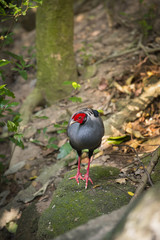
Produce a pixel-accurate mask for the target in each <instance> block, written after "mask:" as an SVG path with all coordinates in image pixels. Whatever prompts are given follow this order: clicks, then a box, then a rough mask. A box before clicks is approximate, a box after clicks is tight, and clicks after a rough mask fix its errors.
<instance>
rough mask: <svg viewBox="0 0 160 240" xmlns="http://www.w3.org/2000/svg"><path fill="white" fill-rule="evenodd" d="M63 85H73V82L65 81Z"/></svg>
mask: <svg viewBox="0 0 160 240" xmlns="http://www.w3.org/2000/svg"><path fill="white" fill-rule="evenodd" d="M63 84H64V85H72V81H64V82H63Z"/></svg>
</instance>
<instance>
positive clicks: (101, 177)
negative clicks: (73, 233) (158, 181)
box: [37, 166, 134, 240]
mask: <svg viewBox="0 0 160 240" xmlns="http://www.w3.org/2000/svg"><path fill="white" fill-rule="evenodd" d="M76 171H77V170H73V171H71V172H68V173H67V174H66V175H65V177H64V179H63V180H62V182H61V183H60V184H59V186H58V188H57V190H56V191H55V192H54V195H53V200H52V202H51V204H50V207H49V208H48V209H47V210H46V211H45V212H44V213H43V214H42V216H41V217H40V220H39V227H38V233H37V238H38V239H43V240H44V239H51V238H54V237H56V236H58V235H60V234H63V233H65V232H67V231H69V230H71V229H73V228H75V227H77V226H79V225H81V224H84V223H86V222H87V221H88V220H90V219H93V218H95V217H98V216H100V215H103V214H107V213H110V212H112V211H113V210H115V209H118V208H120V207H121V206H123V205H126V204H127V203H128V202H129V200H130V196H129V195H128V193H127V192H128V191H134V188H133V186H131V185H129V184H127V185H118V184H117V183H115V181H114V180H115V179H116V178H117V177H118V174H119V170H118V169H117V168H113V167H100V166H98V167H92V168H90V177H91V179H92V180H93V182H94V185H92V184H91V183H89V185H88V189H87V190H86V189H85V182H83V181H82V180H81V181H80V184H79V185H78V184H77V183H76V181H75V180H69V177H72V176H74V175H75V174H76ZM85 172H86V170H82V174H84V173H85Z"/></svg>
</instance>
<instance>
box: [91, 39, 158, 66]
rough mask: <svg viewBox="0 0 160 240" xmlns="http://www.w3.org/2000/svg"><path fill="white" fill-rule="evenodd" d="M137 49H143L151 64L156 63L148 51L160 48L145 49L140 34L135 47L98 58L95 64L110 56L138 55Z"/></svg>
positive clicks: (155, 50)
mask: <svg viewBox="0 0 160 240" xmlns="http://www.w3.org/2000/svg"><path fill="white" fill-rule="evenodd" d="M139 50H143V51H144V53H145V54H146V56H147V57H148V58H149V60H150V61H151V62H152V63H153V64H157V63H156V62H155V61H153V60H152V59H151V58H150V56H149V53H154V52H159V51H160V48H151V49H146V47H145V46H144V45H143V44H142V36H140V39H139V42H138V44H137V47H135V48H131V49H128V50H125V51H123V52H119V53H114V54H112V55H110V56H108V57H106V58H103V59H100V60H99V61H97V62H96V63H95V64H96V65H98V64H100V63H103V62H106V61H108V60H109V59H112V58H117V57H121V56H124V55H127V54H129V53H133V55H138V54H139Z"/></svg>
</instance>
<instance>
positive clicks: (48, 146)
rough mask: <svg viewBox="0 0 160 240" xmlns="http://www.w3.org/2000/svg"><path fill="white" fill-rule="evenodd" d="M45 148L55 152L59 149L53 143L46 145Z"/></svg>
mask: <svg viewBox="0 0 160 240" xmlns="http://www.w3.org/2000/svg"><path fill="white" fill-rule="evenodd" d="M46 147H47V148H54V149H56V150H57V149H58V148H59V147H58V146H57V145H56V144H54V143H51V144H48V145H47V146H46Z"/></svg>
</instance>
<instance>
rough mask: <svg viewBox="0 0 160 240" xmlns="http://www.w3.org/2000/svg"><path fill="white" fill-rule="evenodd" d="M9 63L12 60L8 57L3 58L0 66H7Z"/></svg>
mask: <svg viewBox="0 0 160 240" xmlns="http://www.w3.org/2000/svg"><path fill="white" fill-rule="evenodd" d="M8 63H10V61H8V60H6V59H1V60H0V67H2V66H5V65H7V64H8Z"/></svg>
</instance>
